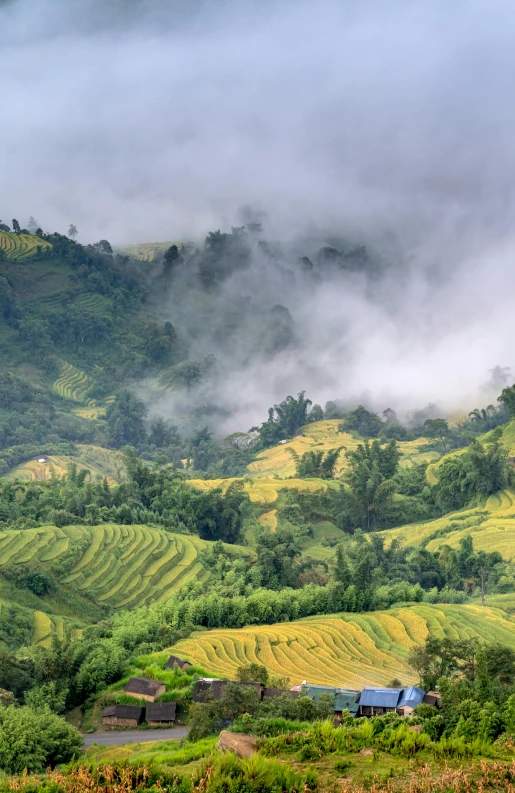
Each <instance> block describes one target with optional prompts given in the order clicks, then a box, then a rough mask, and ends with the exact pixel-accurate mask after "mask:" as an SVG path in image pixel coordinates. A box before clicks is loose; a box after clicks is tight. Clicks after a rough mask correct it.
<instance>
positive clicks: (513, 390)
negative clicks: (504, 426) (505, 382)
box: [499, 384, 515, 418]
mask: <svg viewBox="0 0 515 793" xmlns="http://www.w3.org/2000/svg"><path fill="white" fill-rule="evenodd" d="M499 402H502V403H503V404H504V405H506V408H507V409H508V413H509V414H510V416H511V417H512V418H515V384H514V385H512V386H509V388H508V387H507V388H503V390H502V391H501V396H500V397H499Z"/></svg>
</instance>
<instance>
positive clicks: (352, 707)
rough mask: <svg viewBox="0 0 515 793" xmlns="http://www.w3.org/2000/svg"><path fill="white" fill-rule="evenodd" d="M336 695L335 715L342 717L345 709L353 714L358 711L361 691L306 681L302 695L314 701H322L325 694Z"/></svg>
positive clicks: (301, 691) (302, 688)
mask: <svg viewBox="0 0 515 793" xmlns="http://www.w3.org/2000/svg"><path fill="white" fill-rule="evenodd" d="M324 694H325V695H328V696H330V697H334V705H333V709H334V715H335V716H337V717H338V718H339V719H341V718H342V715H343V711H344V710H348V711H349V713H351V714H352V715H353V716H355V715H356V713H357V712H358V707H359V705H358V703H359V697H360V692H359V691H354V690H352V689H346V688H340V687H338V686H315V685H310V684H308V683H304V684H303V685H302V687H301V690H300V695H301V696H303V697H309V698H310V699H312V700H313V702H320V698H321V697H322V696H323V695H324Z"/></svg>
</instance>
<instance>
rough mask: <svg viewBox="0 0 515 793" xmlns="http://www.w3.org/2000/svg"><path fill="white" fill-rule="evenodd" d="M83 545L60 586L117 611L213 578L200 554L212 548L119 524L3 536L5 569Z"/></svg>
mask: <svg viewBox="0 0 515 793" xmlns="http://www.w3.org/2000/svg"><path fill="white" fill-rule="evenodd" d="M84 539H86V540H87V541H88V544H87V547H86V548H85V550H84V552H83V555H82V556H81V558H80V559H79V561H78V562H77V563H76V564H75V566H74V568H73V569H72V570H71V572H70V573H69V575H67V576H66V578H64V579H62V581H61V583H62V584H64V585H65V586H69V587H71V588H72V589H73V590H74V591H75V592H78V593H79V594H81V593H88V592H90V593H92V594H93V596H94V597H95V599H96V600H98V601H100V602H101V603H108V604H109V605H111V606H113V607H114V608H133V607H136V606H142V605H144V604H145V603H151V602H154V601H158V600H164V599H166V598H167V597H169V596H170V595H172V594H173V593H174V592H178V591H179V590H180V589H181V587H183V586H184V585H185V584H187V583H189V582H190V581H206V580H208V579H209V577H210V573H209V571H208V570H206V569H205V568H204V567H203V566H202V564H201V562H200V561H199V553H201V552H202V551H204V550H206V549H207V548H208V547H209V545H210V543H208V542H205V541H204V540H201V539H199V538H198V537H195V536H186V535H182V534H171V533H169V532H165V531H161V530H160V529H151V528H149V527H148V526H119V525H114V524H104V525H102V526H67V527H65V528H63V529H59V528H57V527H55V526H44V527H41V528H38V529H26V530H23V531H5V532H0V567H3V566H5V565H8V564H9V565H17V564H28V563H37V564H42V565H44V564H45V563H47V562H52V561H55V560H57V559H59V557H60V556H62V555H63V554H64V553H66V551H67V550H68V549H69V548H70V547H71V544H72V543H73V542H74V541H75V542H77V541H84ZM225 548H226V550H227V552H228V553H229V554H230V555H231V556H232V557H233V558H235V559H236V558H240V557H248V556H250V555H251V554H252V551H251V550H250V549H248V548H243V547H240V546H237V545H226V546H225ZM42 622H43V618H40V623H41V625H42ZM47 627H48V626H47ZM38 630H39V629H38ZM40 630H41V631H43V627H41V628H40Z"/></svg>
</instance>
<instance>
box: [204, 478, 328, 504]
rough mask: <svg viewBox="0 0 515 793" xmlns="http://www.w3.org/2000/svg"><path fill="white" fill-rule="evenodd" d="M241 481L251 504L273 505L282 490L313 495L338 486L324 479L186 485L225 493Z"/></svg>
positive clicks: (246, 480)
mask: <svg viewBox="0 0 515 793" xmlns="http://www.w3.org/2000/svg"><path fill="white" fill-rule="evenodd" d="M240 481H243V489H244V491H245V492H246V493H248V494H249V498H250V500H251V501H252V503H253V504H262V505H267V504H273V503H274V502H275V501H277V499H278V498H279V493H280V492H281V491H284V490H307V491H309V492H310V493H315V492H316V491H317V490H324V491H325V490H327V488H328V487H338V485H337V484H336V483H335V482H333V481H331V480H329V481H327V480H325V479H285V480H282V479H254V478H252V479H243V480H241V479H189V480H188V484H190V485H193V486H194V487H197V488H198V489H199V490H213V489H214V488H215V487H221V488H222V490H223V491H224V492H225V491H226V490H227V488H228V487H229V485H230V484H232V483H233V482H240Z"/></svg>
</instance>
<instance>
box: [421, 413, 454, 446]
mask: <svg viewBox="0 0 515 793" xmlns="http://www.w3.org/2000/svg"><path fill="white" fill-rule="evenodd" d="M424 432H425V434H426V435H427V436H428V437H429V438H438V440H439V441H440V443H441V444H442V447H443V450H444V452H446V451H447V438H448V436H449V425H448V424H447V422H446V421H445V419H426V420H425V421H424Z"/></svg>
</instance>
